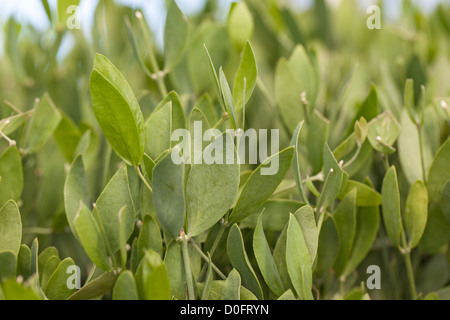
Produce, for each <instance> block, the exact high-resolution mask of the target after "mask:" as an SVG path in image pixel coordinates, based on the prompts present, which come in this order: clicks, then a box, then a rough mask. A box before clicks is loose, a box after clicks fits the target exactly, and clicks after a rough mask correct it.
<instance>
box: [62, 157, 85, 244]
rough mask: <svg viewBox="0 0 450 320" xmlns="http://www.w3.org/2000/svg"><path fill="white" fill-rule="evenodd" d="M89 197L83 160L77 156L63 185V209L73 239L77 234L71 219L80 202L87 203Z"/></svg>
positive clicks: (76, 211) (73, 217)
mask: <svg viewBox="0 0 450 320" xmlns="http://www.w3.org/2000/svg"><path fill="white" fill-rule="evenodd" d="M88 199H89V195H88V191H87V180H86V172H85V170H84V164H83V158H82V156H81V155H79V156H77V157H76V158H75V160H74V161H73V163H72V166H71V167H70V170H69V173H68V174H67V178H66V182H65V184H64V207H65V209H66V217H67V222H68V223H69V227H70V230H71V231H72V234H73V235H74V236H75V238H77V239H78V234H77V231H76V228H75V225H74V223H73V219H75V216H76V215H77V213H78V209H79V208H80V201H81V202H83V203H84V204H87V203H88Z"/></svg>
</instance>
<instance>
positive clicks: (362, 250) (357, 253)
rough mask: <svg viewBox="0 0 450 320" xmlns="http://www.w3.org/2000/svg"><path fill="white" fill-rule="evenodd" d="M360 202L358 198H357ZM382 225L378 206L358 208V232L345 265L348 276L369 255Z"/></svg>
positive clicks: (345, 273) (345, 272) (345, 274)
mask: <svg viewBox="0 0 450 320" xmlns="http://www.w3.org/2000/svg"><path fill="white" fill-rule="evenodd" d="M356 201H357V202H358V200H356ZM379 226H380V212H379V209H378V207H364V208H358V211H357V215H356V233H355V238H354V240H353V246H352V251H351V253H350V256H349V258H348V261H347V263H346V266H345V270H344V273H343V275H344V276H348V275H349V274H350V273H351V272H353V270H355V268H356V267H357V266H358V265H359V264H360V263H361V262H362V261H363V259H364V258H365V257H366V256H367V254H368V253H369V251H370V249H371V248H372V244H373V242H374V241H375V239H376V237H377V232H378V227H379Z"/></svg>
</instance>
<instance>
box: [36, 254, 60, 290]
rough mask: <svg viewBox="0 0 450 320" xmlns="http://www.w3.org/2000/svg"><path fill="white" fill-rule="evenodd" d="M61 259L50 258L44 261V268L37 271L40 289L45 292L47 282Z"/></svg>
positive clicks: (56, 257)
mask: <svg viewBox="0 0 450 320" xmlns="http://www.w3.org/2000/svg"><path fill="white" fill-rule="evenodd" d="M60 263H61V259H59V257H58V256H51V257H49V258H48V259H47V260H46V263H45V265H44V267H43V268H42V269H41V270H39V277H40V279H41V288H42V289H43V290H44V291H45V289H46V287H47V284H48V280H49V279H50V277H51V276H52V275H53V273H54V272H55V271H56V269H57V268H58V266H59V264H60Z"/></svg>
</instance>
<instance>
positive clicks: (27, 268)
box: [17, 244, 31, 279]
mask: <svg viewBox="0 0 450 320" xmlns="http://www.w3.org/2000/svg"><path fill="white" fill-rule="evenodd" d="M17 275H20V276H22V277H23V278H24V279H27V278H28V277H29V276H30V275H31V250H30V248H29V247H28V246H27V245H25V244H21V245H20V249H19V254H18V255H17Z"/></svg>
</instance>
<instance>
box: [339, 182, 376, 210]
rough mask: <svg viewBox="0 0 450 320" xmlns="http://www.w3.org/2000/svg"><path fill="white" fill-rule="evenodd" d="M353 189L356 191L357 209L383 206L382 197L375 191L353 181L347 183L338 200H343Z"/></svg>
mask: <svg viewBox="0 0 450 320" xmlns="http://www.w3.org/2000/svg"><path fill="white" fill-rule="evenodd" d="M353 189H356V206H357V207H373V206H379V205H380V204H381V195H380V194H379V193H378V192H377V191H376V190H375V189H373V188H371V187H369V186H367V185H365V184H363V183H361V182H358V181H352V180H349V181H348V182H347V185H346V187H345V189H344V191H343V192H342V193H341V194H340V195H339V196H338V199H340V200H342V199H343V198H344V197H345V196H346V195H347V194H348V193H349V192H350V191H352V190H353Z"/></svg>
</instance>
